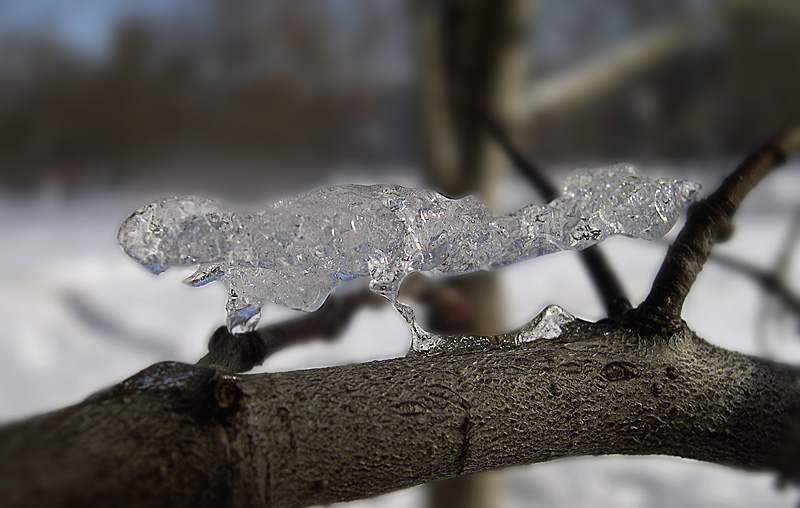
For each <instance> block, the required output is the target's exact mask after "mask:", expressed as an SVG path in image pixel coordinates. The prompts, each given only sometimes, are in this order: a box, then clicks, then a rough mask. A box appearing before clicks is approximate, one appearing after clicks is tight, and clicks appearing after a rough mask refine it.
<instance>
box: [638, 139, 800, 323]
mask: <svg viewBox="0 0 800 508" xmlns="http://www.w3.org/2000/svg"><path fill="white" fill-rule="evenodd" d="M798 148H800V129H793V130H790V131H788V132H786V133H785V134H783V135H781V136H778V137H777V138H775V139H773V140H771V141H769V142H767V143H765V144H764V145H762V146H761V147H760V148H759V149H758V150H756V152H755V153H753V154H752V155H750V156H749V157H748V158H747V159H745V160H744V162H742V163H741V164H740V165H739V167H737V168H736V170H735V171H734V172H733V174H731V175H730V176H729V177H728V178H726V179H725V180H724V181H723V182H722V184H721V185H720V187H719V188H718V189H717V190H716V191H714V192H713V193H712V194H711V195H710V196H708V198H706V199H704V200H703V201H700V202H699V203H697V204H695V205H694V206H692V208H691V209H690V213H689V217H688V219H687V221H686V224H685V225H684V227H683V230H681V232H680V234H679V235H678V238H677V239H676V240H675V242H674V243H673V244H672V246H670V248H669V251H667V255H666V258H665V259H664V263H663V264H662V265H661V269H660V270H659V272H658V274H657V275H656V279H655V281H654V282H653V286H652V288H651V290H650V294H649V295H648V296H647V299H646V300H645V301H644V302H643V303H642V304H641V305H640V306H639V309H638V311H639V312H638V315H639V318H640V319H642V320H644V321H646V322H652V323H654V324H658V325H659V326H660V325H663V324H670V325H672V326H675V325H677V324H678V323H679V321H680V316H681V309H682V308H683V302H684V300H685V299H686V296H687V295H688V294H689V290H690V289H691V288H692V284H694V281H695V279H696V278H697V275H698V274H699V273H700V270H702V269H703V265H704V263H705V262H706V260H707V259H708V256H709V255H710V254H711V250H712V249H713V247H714V245H715V244H716V243H717V242H718V241H724V240H725V239H727V238H728V237H729V236H730V235H731V233H732V231H733V223H732V218H733V214H734V213H735V212H736V210H737V209H738V208H739V205H740V204H741V203H742V201H743V200H744V198H745V196H747V194H748V193H749V192H750V190H752V189H753V187H755V186H756V184H758V182H760V181H761V179H762V178H764V177H765V176H766V175H767V174H768V173H769V172H770V171H772V169H774V168H775V167H777V166H779V165H780V164H782V163H783V162H784V161H785V160H786V158H787V157H788V155H789V154H791V153H793V152H795V151H796V150H797V149H798Z"/></svg>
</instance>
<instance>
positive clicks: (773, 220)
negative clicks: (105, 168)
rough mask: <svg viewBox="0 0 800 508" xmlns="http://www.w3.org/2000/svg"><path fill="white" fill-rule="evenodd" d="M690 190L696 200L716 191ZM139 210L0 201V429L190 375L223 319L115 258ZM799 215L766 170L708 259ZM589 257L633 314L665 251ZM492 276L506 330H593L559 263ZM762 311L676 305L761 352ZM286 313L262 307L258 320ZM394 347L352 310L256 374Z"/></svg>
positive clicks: (702, 294) (588, 461) (651, 489)
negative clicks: (334, 327)
mask: <svg viewBox="0 0 800 508" xmlns="http://www.w3.org/2000/svg"><path fill="white" fill-rule="evenodd" d="M648 173H649V174H650V176H656V175H657V176H676V175H664V174H663V172H662V173H661V174H659V172H658V170H650V171H648ZM694 176H695V177H696V178H699V179H700V180H701V181H702V179H703V178H702V175H699V176H698V175H694ZM341 180H343V178H342V177H339V178H338V179H336V183H338V182H340V181H341ZM350 180H351V181H356V180H360V179H359V178H350ZM319 183H320V184H327V183H331V182H319ZM399 183H405V184H407V183H409V182H407V181H406V182H399ZM703 183H706V184H708V185H707V187H708V188H711V186H713V184H714V183H716V182H714V181H711V182H703ZM507 187H508V189H507V191H506V198H507V199H505V200H504V202H505V203H507V204H509V207H512V208H513V206H511V205H514V204H518V205H522V204H525V202H526V201H527V200H529V199H531V198H532V197H534V196H533V195H532V193H530V192H528V191H527V190H526V187H525V186H524V185H520V184H519V182H513V181H512V182H511V183H510V184H509V185H508V186H507ZM154 197H156V196H154V195H151V194H148V195H141V194H136V193H133V192H132V191H125V192H117V193H109V192H106V193H103V194H102V195H94V196H85V197H82V198H81V199H79V200H72V201H68V202H65V201H62V200H59V199H54V198H52V197H50V198H47V197H42V198H37V199H22V198H18V197H16V196H14V195H11V194H5V195H0V217H2V219H1V220H0V238H2V239H3V249H0V266H3V267H4V275H3V279H2V282H0V323H3V326H2V328H0V372H2V378H0V379H2V385H1V386H2V388H0V422H5V421H9V420H15V419H19V418H23V417H26V416H29V415H32V414H35V413H40V412H43V411H48V410H52V409H56V408H59V407H62V406H64V405H68V404H72V403H75V402H78V401H79V400H81V399H82V398H84V397H86V396H87V395H89V394H90V393H92V392H94V391H96V390H98V389H101V388H103V387H106V386H108V385H110V384H113V383H116V382H118V381H119V380H121V379H123V378H125V377H128V376H130V375H131V374H133V373H135V372H137V371H138V370H140V369H142V368H144V367H146V366H148V365H150V364H152V363H153V362H156V361H160V360H167V359H169V360H178V361H184V362H194V361H196V360H197V359H198V358H199V357H200V356H202V355H203V354H204V352H205V347H206V340H207V338H208V337H209V335H210V333H211V332H212V331H213V330H214V329H215V328H216V327H217V326H219V325H220V324H221V323H223V321H224V302H225V297H226V295H225V292H224V289H223V288H222V287H221V286H218V285H215V284H211V285H209V286H206V287H204V288H202V289H193V288H189V287H186V286H184V285H182V284H180V280H181V279H182V278H183V277H184V276H186V275H188V273H190V270H183V271H182V270H170V271H168V272H166V273H164V274H163V275H162V276H160V277H158V278H156V277H153V276H152V275H150V274H148V273H147V272H146V271H145V270H143V269H142V268H141V267H140V266H138V264H136V263H134V262H133V261H131V260H130V259H128V258H127V257H125V256H124V255H123V254H122V253H121V251H120V250H119V248H118V247H117V245H116V241H115V234H116V228H117V227H118V225H119V223H120V222H121V221H122V219H124V218H125V216H126V215H127V214H128V213H129V212H130V211H131V210H133V209H136V208H138V207H139V206H141V205H142V204H143V203H145V202H148V201H150V200H151V199H152V198H154ZM798 206H800V167H797V166H795V167H791V168H785V169H782V170H780V171H778V172H776V173H775V174H774V175H772V176H770V177H769V179H768V180H766V181H765V182H764V183H763V184H762V186H760V187H759V188H757V189H756V190H755V191H754V192H753V194H752V195H751V196H750V197H749V198H748V200H747V201H746V202H745V205H744V206H743V207H742V209H741V211H740V213H739V215H738V216H737V232H736V235H735V236H734V238H733V239H732V240H731V241H730V242H728V243H727V244H724V245H722V246H720V247H719V252H724V253H726V254H729V255H731V256H736V257H737V258H739V259H742V260H745V261H747V262H749V263H751V264H753V265H756V266H759V267H764V268H769V267H771V266H772V264H773V263H774V261H775V259H776V256H777V252H778V250H779V248H780V246H781V243H782V239H783V238H784V237H785V236H786V232H787V230H788V228H789V226H790V223H791V219H792V216H793V215H794V213H795V212H794V210H795V209H796V208H797V207H798ZM603 249H604V250H605V251H606V252H607V254H608V257H609V258H610V259H611V262H612V264H613V265H614V267H615V268H616V269H617V272H618V273H619V274H620V276H621V278H622V281H623V284H624V286H625V288H626V289H627V290H628V292H629V294H630V295H631V297H632V299H634V300H635V301H636V302H638V301H640V300H641V299H642V298H643V297H644V295H645V294H646V292H647V289H648V287H649V284H650V282H651V281H652V278H653V276H654V274H655V272H656V270H657V268H658V266H659V263H660V261H661V259H662V257H663V254H664V252H665V250H666V244H664V243H659V242H656V243H648V242H642V241H634V240H630V239H625V238H613V239H611V240H609V241H607V242H606V243H605V244H604V246H603ZM501 277H502V280H503V284H504V288H505V289H504V295H505V296H504V298H505V302H504V303H505V305H506V306H507V308H508V315H507V323H508V327H509V328H510V327H512V326H516V325H520V324H522V323H524V322H526V321H527V320H528V319H530V318H531V317H532V316H533V315H535V314H537V313H538V312H539V311H540V310H541V309H542V308H544V307H545V306H546V305H549V304H553V303H555V304H559V305H561V306H563V307H565V308H566V309H567V310H569V311H570V312H572V313H573V314H575V315H576V316H578V317H582V318H585V319H596V318H599V317H601V312H602V311H601V306H600V303H599V302H598V301H597V298H596V296H595V294H594V292H593V290H592V288H591V286H590V284H589V282H588V279H587V277H586V275H585V273H584V270H583V267H582V266H581V265H580V264H579V262H578V260H577V258H576V256H575V255H574V254H572V253H561V254H556V255H552V256H548V257H544V258H541V259H538V260H532V261H528V262H524V263H520V264H517V265H514V266H511V267H508V268H506V269H503V270H502V275H501ZM790 278H791V282H792V284H793V287H794V288H795V290H796V291H798V292H800V246H797V247H796V248H795V250H794V254H793V269H792V271H791V272H790ZM764 308H765V299H764V297H763V295H762V293H761V291H760V289H759V288H758V287H757V286H756V285H755V284H754V283H753V282H752V281H751V280H749V279H747V278H745V277H742V276H740V275H738V274H736V273H733V272H731V271H729V269H727V268H724V267H720V266H715V265H714V264H711V265H709V266H707V268H706V269H705V270H704V271H703V272H702V274H701V276H700V279H699V280H698V283H697V285H696V286H695V288H694V290H693V292H692V294H691V295H690V299H689V301H688V303H687V308H686V310H685V314H684V316H685V318H686V320H687V321H688V322H689V324H690V325H691V326H692V327H693V328H694V329H695V330H696V331H697V332H698V333H699V334H700V335H702V336H704V337H705V338H707V339H708V340H709V341H711V342H714V343H716V344H719V345H722V346H725V347H728V348H731V349H735V350H738V351H743V352H746V353H752V354H763V351H764V349H763V347H760V346H759V342H758V341H756V340H755V337H756V334H757V332H758V331H759V330H761V328H759V326H760V323H761V321H763V320H760V319H759V315H760V314H761V313H762V311H763V310H764ZM291 314H292V311H288V310H285V309H277V308H267V309H265V314H264V317H263V319H262V323H264V322H269V321H277V320H280V319H285V318H286V317H288V316H289V315H291ZM787 322H788V323H789V324H790V325H791V326H790V327H787V328H786V329H785V330H788V332H785V333H788V334H789V335H792V334H793V337H792V338H793V339H794V340H791V339H792V338H789V339H786V340H785V341H783V342H782V341H777V346H776V345H775V344H773V345H772V349H771V350H772V351H778V355H779V356H778V357H779V359H782V360H783V361H789V362H795V363H800V354H798V353H800V330H799V329H798V324H797V321H796V319H795V320H794V321H791V320H788V319H787ZM762 324H763V323H762ZM376 330H380V331H379V332H378V333H376ZM408 341H409V337H408V331H407V330H406V328H405V325H404V322H403V320H402V319H401V318H400V317H399V316H398V315H397V314H396V313H395V312H394V311H393V310H392V309H391V308H389V307H383V308H380V309H367V310H364V311H362V312H360V313H359V314H357V315H356V317H355V318H354V320H353V322H352V323H351V325H350V326H349V327H348V329H347V330H346V331H345V333H344V334H343V336H342V337H341V339H340V340H339V341H337V342H334V343H327V342H326V343H323V342H319V343H312V344H308V345H303V346H299V347H296V348H290V349H287V350H285V351H281V352H279V353H277V354H276V355H274V356H273V357H272V358H270V359H269V360H268V361H267V362H266V364H265V365H264V366H263V367H262V368H261V369H260V370H262V371H278V370H288V369H297V368H311V367H320V366H327V365H335V364H341V363H347V362H359V361H366V360H372V359H378V358H391V357H396V356H400V355H402V354H404V353H405V351H406V349H407V348H408ZM432 361H433V360H432ZM498 396H499V395H498ZM502 481H503V482H504V483H505V484H506V486H507V488H506V489H505V493H506V497H505V499H504V500H503V502H502V503H501V506H507V507H523V506H537V507H540V506H570V507H589V506H591V507H606V506H608V507H612V506H613V507H660V506H688V507H692V506H696V507H700V506H703V507H708V506H727V507H730V506H741V507H744V506H754V505H758V506H769V507H784V506H785V507H789V506H795V505H796V503H797V498H798V495H799V494H798V491H796V490H784V491H779V490H777V489H776V488H774V483H775V478H774V476H773V475H767V474H752V473H744V472H740V471H734V470H731V469H728V468H724V467H721V466H713V465H708V464H702V463H698V462H693V461H688V460H681V459H675V458H670V457H600V458H581V459H569V460H561V461H556V462H552V463H548V464H541V465H536V466H532V467H525V468H515V469H512V470H508V471H506V472H505V474H504V476H503V479H502ZM424 496H425V488H424V487H421V488H416V489H410V490H407V491H402V492H397V493H394V494H389V495H386V496H383V497H380V498H377V499H374V500H365V501H358V502H354V503H351V504H350V505H349V506H363V507H368V506H370V507H378V506H380V507H400V506H418V505H420V504H422V503H423V502H424Z"/></svg>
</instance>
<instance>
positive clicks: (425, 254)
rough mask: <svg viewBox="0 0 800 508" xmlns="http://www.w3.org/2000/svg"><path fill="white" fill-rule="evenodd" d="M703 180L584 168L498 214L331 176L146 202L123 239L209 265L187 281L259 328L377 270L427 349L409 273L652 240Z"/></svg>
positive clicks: (379, 282) (130, 247)
mask: <svg viewBox="0 0 800 508" xmlns="http://www.w3.org/2000/svg"><path fill="white" fill-rule="evenodd" d="M698 191H699V186H698V185H697V184H695V183H693V182H690V181H687V180H667V179H661V180H651V179H649V178H647V177H644V176H642V175H640V174H639V173H637V172H636V170H635V169H634V168H633V167H632V166H630V165H628V164H617V165H613V166H609V167H605V168H599V169H581V170H576V171H574V172H573V173H571V174H570V176H569V177H568V178H567V181H566V184H565V186H564V193H563V196H562V197H560V198H558V199H555V200H553V201H551V202H550V203H548V204H547V205H544V206H538V205H530V206H527V207H525V208H522V209H520V210H517V211H515V212H512V213H510V214H507V215H501V216H498V217H495V216H494V215H493V214H492V212H491V211H490V210H489V209H488V208H487V207H486V206H484V205H483V204H482V203H481V202H480V201H479V200H478V199H477V198H475V197H473V196H467V197H465V198H463V199H458V200H453V199H449V198H446V197H444V196H442V195H441V194H438V193H436V192H433V191H430V190H424V189H409V188H406V187H401V186H398V185H343V186H338V187H326V188H321V189H317V190H313V191H311V192H308V193H305V194H300V195H298V196H294V197H291V198H287V199H283V200H281V201H278V202H276V203H274V204H272V205H269V206H268V207H267V208H266V209H264V210H262V211H260V212H256V213H234V212H231V211H228V210H225V209H224V208H222V207H221V206H220V205H219V204H218V203H217V202H216V201H213V200H209V199H202V198H198V197H194V196H182V197H171V198H164V199H160V200H158V201H154V202H153V203H150V204H149V205H147V206H145V207H144V208H142V209H140V210H138V211H136V212H134V213H133V214H131V216H130V217H128V218H127V219H126V220H125V221H124V222H123V223H122V225H121V226H120V228H119V233H118V235H117V238H118V241H119V243H120V245H121V246H122V248H123V250H124V251H125V253H127V254H128V255H129V256H130V257H132V258H133V259H135V260H136V261H138V262H139V263H141V264H142V265H144V266H145V267H146V268H147V269H148V270H150V271H151V272H153V273H155V274H158V273H161V272H163V271H164V270H166V269H167V268H169V267H171V266H187V265H199V267H198V269H197V271H196V272H195V273H194V274H193V275H191V276H189V277H188V278H187V279H186V280H185V281H184V282H186V283H188V284H191V285H193V286H202V285H204V284H207V283H209V282H213V281H216V280H221V281H223V282H224V283H225V284H226V286H227V288H228V291H229V298H228V303H227V307H226V309H227V313H228V320H227V324H228V328H229V329H230V330H231V331H232V332H234V333H242V332H246V331H249V330H252V329H254V328H255V326H256V325H257V324H258V320H259V317H260V311H261V307H262V306H263V305H264V304H265V303H267V302H270V303H277V304H280V305H284V306H286V307H290V308H293V309H299V310H303V311H307V312H310V311H314V310H316V309H318V308H319V307H320V305H322V303H323V302H324V300H325V298H327V296H328V295H329V294H330V292H331V291H332V290H333V289H334V288H335V287H336V286H337V285H339V284H341V283H342V282H345V281H348V280H352V279H361V278H368V279H369V286H370V289H371V290H372V291H374V292H376V293H378V294H380V295H383V296H384V297H386V298H387V299H389V300H390V301H391V302H392V303H393V304H394V305H395V307H396V308H397V309H398V311H400V313H401V314H402V315H403V316H404V317H405V318H406V320H407V321H408V322H409V324H410V325H411V329H412V335H413V343H412V346H413V348H414V350H415V351H425V350H429V349H431V347H432V341H433V339H432V338H431V337H432V336H431V335H430V334H426V333H425V332H424V330H422V329H421V328H420V327H419V326H418V325H417V323H416V320H415V319H414V314H413V311H412V310H411V308H410V307H408V306H406V305H405V304H402V303H400V302H398V301H397V298H396V297H397V292H398V290H399V288H400V284H401V282H402V281H403V278H404V277H405V276H406V275H408V274H409V273H411V272H424V273H426V274H428V275H431V276H434V277H439V276H447V275H454V274H460V273H466V272H472V271H476V270H482V269H488V268H494V267H499V266H504V265H507V264H510V263H515V262H517V261H521V260H524V259H528V258H533V257H537V256H542V255H544V254H549V253H552V252H557V251H562V250H581V249H585V248H587V247H589V246H591V245H594V244H596V243H598V242H600V241H602V240H603V239H605V238H606V237H608V236H610V235H613V234H620V235H626V236H631V237H636V238H643V239H647V240H652V239H655V238H659V237H661V236H663V235H664V234H666V233H667V232H668V231H669V230H670V229H671V228H672V226H673V225H674V224H675V222H676V221H677V219H678V216H679V214H680V211H681V209H682V208H683V207H684V206H685V205H686V204H687V203H689V202H691V201H692V200H694V199H695V198H696V196H697V194H698ZM556 328H557V327H556ZM542 333H543V334H544V336H548V335H550V334H551V333H555V332H551V331H550V329H548V330H543V331H542Z"/></svg>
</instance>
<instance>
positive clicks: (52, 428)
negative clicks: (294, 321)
mask: <svg viewBox="0 0 800 508" xmlns="http://www.w3.org/2000/svg"><path fill="white" fill-rule="evenodd" d="M798 374H800V372H798V371H797V370H796V369H793V368H790V367H787V366H782V365H778V364H775V363H771V362H768V361H765V360H761V359H757V358H753V357H748V356H745V355H741V354H737V353H732V352H729V351H726V350H724V349H721V348H718V347H714V346H712V345H710V344H708V343H707V342H705V341H703V340H701V339H699V338H697V337H696V336H694V335H693V334H692V333H691V332H690V331H689V330H688V329H686V328H685V327H683V328H681V329H680V330H677V331H675V332H674V333H673V334H672V335H670V336H661V337H656V336H652V335H649V334H648V333H647V332H644V331H640V330H637V329H636V328H630V327H629V326H628V324H626V322H625V320H615V321H613V322H612V321H605V322H601V323H598V324H588V323H581V324H580V325H578V326H575V327H573V328H572V329H570V330H569V331H568V332H567V333H566V334H565V335H564V336H562V337H561V338H559V339H556V340H549V341H548V340H541V341H537V342H534V343H532V344H529V345H527V346H524V347H523V346H520V347H513V348H508V349H498V350H474V351H467V352H464V353H463V354H442V355H437V356H412V357H407V358H399V359H394V360H387V361H379V362H372V363H366V364H359V365H346V366H341V367H332V368H325V369H314V370H304V371H295V372H284V373H276V374H262V375H249V376H237V377H235V378H233V377H229V376H225V375H223V374H220V373H219V372H218V371H215V370H214V369H211V368H209V367H204V366H189V365H183V364H177V363H162V364H157V365H154V366H153V367H150V368H149V369H146V370H144V371H142V372H141V373H139V374H137V375H136V376H134V377H132V378H130V379H128V380H126V381H124V382H123V383H121V384H119V385H117V386H116V387H114V388H112V389H110V390H108V391H106V392H102V393H99V394H97V395H95V396H93V397H91V398H90V399H88V400H87V401H84V402H82V403H80V404H78V405H76V406H73V407H70V408H67V409H64V410H61V411H58V412H55V413H51V414H48V415H45V416H42V417H38V418H35V419H33V420H29V421H27V422H24V423H20V424H15V425H12V426H8V427H6V428H4V429H2V430H0V478H2V481H0V497H1V498H2V499H4V500H7V501H10V503H9V504H10V505H12V506H90V505H92V506H98V505H115V506H122V505H131V506H136V505H139V506H142V505H146V506H275V507H278V506H281V507H284V506H286V507H290V506H308V505H314V504H325V503H330V502H333V501H345V500H350V499H357V498H363V497H369V496H374V495H378V494H381V493H384V492H389V491H392V490H396V489H400V488H404V487H410V486H412V485H419V484H423V483H429V482H432V481H435V480H440V479H443V478H450V477H454V476H459V475H464V474H470V473H476V472H480V471H486V470H491V469H498V468H503V467H508V466H514V465H520V464H531V463H535V462H543V461H548V460H552V459H555V458H559V457H567V456H576V455H602V454H631V455H642V454H669V455H676V456H681V457H689V458H693V459H698V460H704V461H709V462H715V463H719V464H727V465H730V466H735V467H742V468H748V469H770V470H779V471H784V472H785V473H787V474H789V475H795V474H796V471H793V470H792V468H793V467H794V466H796V464H797V456H796V453H797V452H796V450H797V446H796V442H797V430H796V426H797V419H798V407H800V404H799V403H800V377H798Z"/></svg>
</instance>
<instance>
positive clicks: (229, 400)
mask: <svg viewBox="0 0 800 508" xmlns="http://www.w3.org/2000/svg"><path fill="white" fill-rule="evenodd" d="M243 398H244V393H243V392H242V390H241V389H240V388H239V386H238V385H237V384H236V382H235V381H234V379H233V378H231V377H228V376H222V377H215V378H214V379H212V380H211V381H210V382H209V384H208V387H207V401H208V403H209V406H210V408H211V410H212V411H214V413H216V414H217V416H220V417H223V418H224V417H227V416H230V415H231V414H233V413H235V412H237V411H238V410H239V409H240V408H241V404H240V403H241V401H242V399H243Z"/></svg>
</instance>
